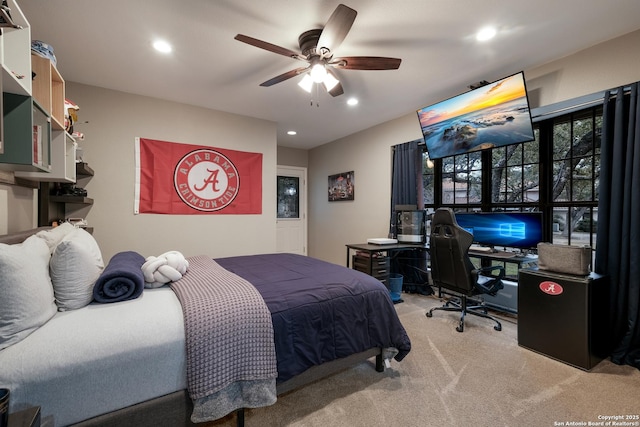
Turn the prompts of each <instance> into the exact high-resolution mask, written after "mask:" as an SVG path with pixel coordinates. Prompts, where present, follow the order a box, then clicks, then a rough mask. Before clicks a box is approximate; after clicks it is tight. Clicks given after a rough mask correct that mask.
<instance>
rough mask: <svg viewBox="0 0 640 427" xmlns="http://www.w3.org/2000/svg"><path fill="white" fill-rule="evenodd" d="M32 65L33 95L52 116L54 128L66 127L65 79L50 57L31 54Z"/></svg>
mask: <svg viewBox="0 0 640 427" xmlns="http://www.w3.org/2000/svg"><path fill="white" fill-rule="evenodd" d="M31 66H32V70H33V72H34V73H35V78H34V79H33V82H32V91H33V97H34V98H35V100H36V101H37V102H38V103H39V104H40V105H41V106H42V107H43V109H44V110H45V111H46V112H47V114H49V115H50V116H51V126H52V128H53V129H58V130H62V129H64V93H65V86H64V79H63V78H62V76H61V75H60V73H59V72H58V70H57V69H56V66H55V65H54V64H53V62H51V60H50V59H47V58H43V57H41V56H38V55H35V54H31Z"/></svg>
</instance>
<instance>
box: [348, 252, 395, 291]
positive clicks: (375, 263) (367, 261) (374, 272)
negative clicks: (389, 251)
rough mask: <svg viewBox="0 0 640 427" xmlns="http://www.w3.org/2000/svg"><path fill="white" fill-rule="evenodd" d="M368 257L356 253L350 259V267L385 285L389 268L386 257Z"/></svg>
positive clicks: (364, 254)
mask: <svg viewBox="0 0 640 427" xmlns="http://www.w3.org/2000/svg"><path fill="white" fill-rule="evenodd" d="M372 255H374V256H371V257H370V256H369V254H367V253H362V254H360V253H358V254H356V255H353V256H352V258H351V265H353V269H354V270H358V271H362V272H363V273H366V274H368V275H369V276H373V277H375V278H376V279H378V280H380V281H381V282H382V283H384V284H385V285H386V284H387V282H388V280H389V268H390V266H391V263H390V260H389V257H388V256H383V255H376V254H375V253H374V254H372Z"/></svg>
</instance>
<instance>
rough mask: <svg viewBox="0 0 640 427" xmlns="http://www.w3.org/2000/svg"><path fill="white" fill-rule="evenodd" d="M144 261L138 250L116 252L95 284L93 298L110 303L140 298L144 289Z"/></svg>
mask: <svg viewBox="0 0 640 427" xmlns="http://www.w3.org/2000/svg"><path fill="white" fill-rule="evenodd" d="M143 263H144V257H143V256H142V255H140V254H139V253H137V252H133V251H126V252H120V253H117V254H115V255H114V256H113V258H111V260H110V261H109V264H107V266H106V267H105V269H104V270H103V271H102V274H101V275H100V277H98V280H96V283H95V284H94V286H93V299H95V300H96V301H97V302H100V303H110V302H118V301H126V300H130V299H135V298H138V297H139V296H140V295H141V294H142V291H143V289H144V275H143V274H142V264H143Z"/></svg>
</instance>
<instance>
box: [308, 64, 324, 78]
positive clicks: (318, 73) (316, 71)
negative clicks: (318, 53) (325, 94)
mask: <svg viewBox="0 0 640 427" xmlns="http://www.w3.org/2000/svg"><path fill="white" fill-rule="evenodd" d="M309 74H310V75H311V78H312V79H313V82H314V83H322V82H324V80H325V79H326V76H327V70H326V68H324V64H315V65H314V66H313V67H311V71H310V72H309Z"/></svg>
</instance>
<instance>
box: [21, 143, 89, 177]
mask: <svg viewBox="0 0 640 427" xmlns="http://www.w3.org/2000/svg"><path fill="white" fill-rule="evenodd" d="M77 147H78V144H77V143H76V141H75V140H74V139H73V138H72V137H71V135H69V134H68V133H67V132H66V131H64V130H55V131H52V132H51V165H50V167H49V169H48V170H47V171H46V172H22V171H17V172H15V176H16V177H18V178H24V179H28V180H32V181H47V182H76V149H77Z"/></svg>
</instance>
